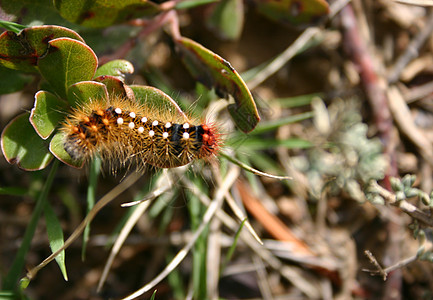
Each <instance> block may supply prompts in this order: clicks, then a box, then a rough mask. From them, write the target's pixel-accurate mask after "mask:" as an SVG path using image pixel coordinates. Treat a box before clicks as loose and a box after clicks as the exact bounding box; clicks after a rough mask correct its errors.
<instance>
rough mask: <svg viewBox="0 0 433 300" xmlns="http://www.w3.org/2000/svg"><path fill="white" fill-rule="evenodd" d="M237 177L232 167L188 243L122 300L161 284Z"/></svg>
mask: <svg viewBox="0 0 433 300" xmlns="http://www.w3.org/2000/svg"><path fill="white" fill-rule="evenodd" d="M238 176H239V168H238V167H232V168H231V169H230V170H229V172H228V173H227V177H226V178H224V180H223V182H222V184H221V185H220V186H219V187H218V189H217V191H216V194H215V198H214V199H213V200H212V202H211V203H210V205H209V206H208V208H207V210H206V212H205V214H204V216H203V221H202V223H201V224H200V226H199V227H198V228H197V230H196V231H195V232H194V234H193V236H192V237H191V239H190V240H189V241H188V243H187V244H186V245H185V246H184V247H183V248H182V249H181V250H180V251H179V252H178V253H177V254H176V256H175V257H174V258H173V259H172V260H171V262H170V263H169V264H168V265H167V266H166V267H165V268H164V270H163V271H162V272H161V273H159V274H158V275H157V276H156V277H155V278H153V279H152V280H151V281H150V282H149V283H148V284H146V285H144V286H143V287H142V288H140V289H139V290H137V291H136V292H134V293H132V294H130V295H129V296H127V297H125V298H123V299H124V300H131V299H135V298H137V297H140V296H141V295H143V294H144V293H146V292H147V291H149V290H151V289H152V288H154V287H155V286H156V285H157V284H158V283H159V282H161V281H162V280H163V279H164V278H165V277H167V276H168V274H170V273H171V272H172V271H173V270H174V269H175V268H176V267H177V266H178V265H179V264H180V263H181V262H182V260H183V259H184V258H185V257H186V255H187V254H188V253H189V251H190V250H191V248H192V247H193V246H194V244H195V242H196V241H197V239H198V238H199V236H200V235H201V234H202V232H203V230H204V229H205V228H206V226H207V225H208V224H209V222H210V221H211V220H212V218H213V216H214V215H215V213H216V212H217V211H218V210H219V208H220V207H221V205H222V202H223V200H224V195H225V193H226V192H227V191H228V190H229V189H230V188H231V187H232V185H233V184H234V182H235V181H236V179H237V178H238Z"/></svg>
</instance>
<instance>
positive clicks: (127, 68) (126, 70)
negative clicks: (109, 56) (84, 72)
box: [95, 59, 134, 81]
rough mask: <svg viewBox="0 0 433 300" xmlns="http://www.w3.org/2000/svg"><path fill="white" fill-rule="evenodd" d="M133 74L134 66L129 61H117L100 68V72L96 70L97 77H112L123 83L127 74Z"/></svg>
mask: <svg viewBox="0 0 433 300" xmlns="http://www.w3.org/2000/svg"><path fill="white" fill-rule="evenodd" d="M132 73H134V66H133V65H132V64H131V63H130V62H129V61H127V60H124V59H116V60H112V61H109V62H108V63H106V64H104V65H102V66H100V67H99V68H98V70H96V73H95V77H98V76H101V75H111V76H114V77H116V78H117V79H119V80H122V81H123V80H124V79H125V74H132Z"/></svg>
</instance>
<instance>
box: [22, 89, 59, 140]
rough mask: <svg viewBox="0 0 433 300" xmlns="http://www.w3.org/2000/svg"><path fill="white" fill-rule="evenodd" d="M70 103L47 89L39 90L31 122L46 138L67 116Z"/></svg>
mask: <svg viewBox="0 0 433 300" xmlns="http://www.w3.org/2000/svg"><path fill="white" fill-rule="evenodd" d="M67 110H68V105H67V103H66V102H65V101H63V100H61V99H59V98H57V96H55V95H53V94H51V93H50V92H46V91H39V92H37V93H36V95H35V106H34V107H33V109H32V112H31V114H30V123H31V124H32V125H33V128H34V129H35V130H36V133H37V134H39V136H40V137H41V138H43V139H44V140H45V139H47V138H48V137H49V136H50V135H51V134H52V133H53V131H54V129H55V128H56V126H57V124H58V123H59V122H60V121H61V120H62V119H63V118H64V117H65V112H66V111H67Z"/></svg>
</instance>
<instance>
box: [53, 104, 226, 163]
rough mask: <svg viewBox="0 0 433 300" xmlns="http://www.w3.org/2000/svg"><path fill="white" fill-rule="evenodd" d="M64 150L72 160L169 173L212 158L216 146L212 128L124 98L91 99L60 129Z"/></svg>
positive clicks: (214, 130)
mask: <svg viewBox="0 0 433 300" xmlns="http://www.w3.org/2000/svg"><path fill="white" fill-rule="evenodd" d="M61 131H62V132H64V134H65V138H64V142H63V146H64V149H65V150H66V152H67V153H68V154H69V155H70V156H71V158H73V159H75V160H89V159H91V158H92V157H94V156H95V155H96V154H98V155H100V156H101V157H102V159H103V160H105V161H108V162H116V163H117V162H118V163H120V164H121V165H125V164H127V163H136V164H137V165H138V166H139V167H142V166H144V165H145V164H149V165H152V166H155V167H160V168H174V167H179V166H183V165H186V164H188V163H190V162H192V161H193V160H196V159H201V158H209V157H211V156H214V155H215V154H216V153H217V151H218V149H219V147H220V144H221V141H220V134H219V133H218V131H217V130H216V128H215V126H214V125H213V124H211V123H206V122H204V123H203V124H196V123H195V122H193V121H190V120H189V119H188V118H187V117H186V116H185V115H181V114H178V113H177V114H176V113H175V112H167V110H164V109H156V108H155V107H150V106H148V105H145V104H140V103H137V102H133V101H130V100H128V99H124V98H119V97H114V98H112V99H110V100H109V101H108V102H107V101H102V100H91V101H89V103H87V104H84V105H83V106H82V107H79V108H76V109H75V110H74V111H73V112H72V114H71V115H70V116H69V117H68V118H67V119H66V121H65V122H64V123H63V124H62V127H61Z"/></svg>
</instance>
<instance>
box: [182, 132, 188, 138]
mask: <svg viewBox="0 0 433 300" xmlns="http://www.w3.org/2000/svg"><path fill="white" fill-rule="evenodd" d="M182 137H183V138H184V139H185V140H187V139H189V133H188V132H184V133H183V134H182Z"/></svg>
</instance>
